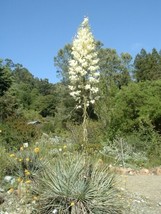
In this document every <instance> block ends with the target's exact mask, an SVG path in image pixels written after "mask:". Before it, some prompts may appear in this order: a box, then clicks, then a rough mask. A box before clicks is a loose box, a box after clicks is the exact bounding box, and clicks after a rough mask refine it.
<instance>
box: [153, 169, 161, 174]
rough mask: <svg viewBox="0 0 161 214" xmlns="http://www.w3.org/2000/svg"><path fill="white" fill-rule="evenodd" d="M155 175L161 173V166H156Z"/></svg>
mask: <svg viewBox="0 0 161 214" xmlns="http://www.w3.org/2000/svg"><path fill="white" fill-rule="evenodd" d="M154 174H155V175H161V167H156V168H155V170H154Z"/></svg>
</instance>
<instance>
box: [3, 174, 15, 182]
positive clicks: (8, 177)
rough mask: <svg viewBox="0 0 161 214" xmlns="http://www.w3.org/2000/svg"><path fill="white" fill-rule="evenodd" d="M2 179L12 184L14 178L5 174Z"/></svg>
mask: <svg viewBox="0 0 161 214" xmlns="http://www.w3.org/2000/svg"><path fill="white" fill-rule="evenodd" d="M4 181H5V182H7V183H10V184H14V183H15V178H14V177H13V176H10V175H6V176H5V177H4Z"/></svg>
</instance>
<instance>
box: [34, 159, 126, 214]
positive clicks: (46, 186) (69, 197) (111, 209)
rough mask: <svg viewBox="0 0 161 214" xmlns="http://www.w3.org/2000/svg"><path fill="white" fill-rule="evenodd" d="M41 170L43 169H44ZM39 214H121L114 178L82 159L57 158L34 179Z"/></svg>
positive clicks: (94, 164) (107, 171)
mask: <svg viewBox="0 0 161 214" xmlns="http://www.w3.org/2000/svg"><path fill="white" fill-rule="evenodd" d="M43 169H44V167H43ZM34 192H35V194H36V195H37V196H38V198H39V201H38V204H37V213H39V214H50V213H59V214H81V213H83V214H86V213H90V214H105V213H106V214H108V213H109V214H120V213H122V212H123V206H122V201H121V198H120V192H119V191H118V189H117V188H116V180H115V176H114V175H112V174H110V173H109V170H108V167H107V166H101V165H100V164H96V163H93V162H92V161H91V160H90V159H89V158H86V157H85V156H83V155H81V156H80V155H73V156H70V157H69V156H68V157H63V156H60V157H58V158H57V159H56V160H54V163H53V164H52V162H50V163H49V162H48V163H47V164H46V167H45V169H44V170H43V171H42V172H41V174H39V176H38V177H37V179H36V184H35V187H34Z"/></svg>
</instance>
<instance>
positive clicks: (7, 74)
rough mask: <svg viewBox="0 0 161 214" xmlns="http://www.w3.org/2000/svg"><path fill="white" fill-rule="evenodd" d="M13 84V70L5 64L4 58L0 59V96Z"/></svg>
mask: <svg viewBox="0 0 161 214" xmlns="http://www.w3.org/2000/svg"><path fill="white" fill-rule="evenodd" d="M11 84H12V77H11V70H10V68H9V67H7V66H6V65H3V60H0V96H3V95H4V93H5V91H7V90H8V89H9V87H10V86H11Z"/></svg>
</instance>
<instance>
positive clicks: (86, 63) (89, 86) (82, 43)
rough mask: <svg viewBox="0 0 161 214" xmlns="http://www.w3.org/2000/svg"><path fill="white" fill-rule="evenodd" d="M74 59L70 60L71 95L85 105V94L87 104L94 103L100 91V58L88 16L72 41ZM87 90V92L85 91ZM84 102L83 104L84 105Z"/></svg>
mask: <svg viewBox="0 0 161 214" xmlns="http://www.w3.org/2000/svg"><path fill="white" fill-rule="evenodd" d="M71 54H72V59H71V60H69V81H70V86H69V89H70V90H71V92H70V95H71V96H72V97H73V98H74V99H75V100H76V101H78V102H79V104H80V105H77V108H78V107H81V106H82V107H83V105H84V104H83V103H82V102H83V96H84V94H83V93H85V96H86V105H87V106H88V105H89V103H94V102H95V101H94V100H95V97H96V94H97V92H98V87H97V84H98V82H99V72H98V70H99V66H98V62H99V59H98V57H97V52H96V42H95V40H94V37H93V35H92V33H91V31H90V27H89V24H88V18H87V17H86V18H84V20H83V22H82V24H81V25H80V27H79V29H78V32H77V35H76V36H75V37H74V40H73V43H72V52H71ZM84 90H86V92H84ZM82 104H83V105H82Z"/></svg>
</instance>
